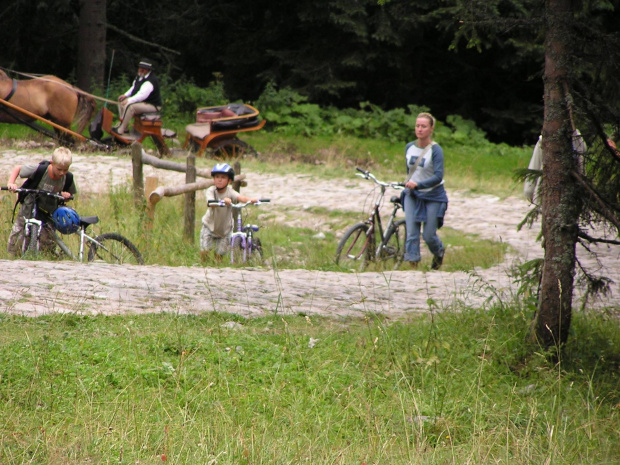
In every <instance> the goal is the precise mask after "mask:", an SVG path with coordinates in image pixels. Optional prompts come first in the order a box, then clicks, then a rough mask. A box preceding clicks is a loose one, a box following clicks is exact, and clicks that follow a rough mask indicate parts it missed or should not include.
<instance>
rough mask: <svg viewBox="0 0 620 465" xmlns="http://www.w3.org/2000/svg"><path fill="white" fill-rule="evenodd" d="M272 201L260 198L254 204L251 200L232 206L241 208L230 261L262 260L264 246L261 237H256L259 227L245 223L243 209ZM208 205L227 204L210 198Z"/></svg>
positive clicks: (232, 236) (232, 242) (232, 240)
mask: <svg viewBox="0 0 620 465" xmlns="http://www.w3.org/2000/svg"><path fill="white" fill-rule="evenodd" d="M268 202H271V200H270V199H259V201H258V202H256V203H255V204H252V203H251V202H243V203H233V204H232V205H231V207H232V208H234V209H237V210H239V212H238V213H239V214H238V215H237V230H236V231H235V232H233V233H232V235H231V237H230V263H233V264H234V263H239V262H242V263H246V262H249V261H250V260H252V259H253V258H256V259H257V260H259V261H260V260H261V259H262V258H263V247H262V244H261V242H260V239H259V238H257V237H254V233H255V232H258V230H259V227H258V226H257V225H255V224H246V225H245V226H244V225H243V222H242V219H241V210H242V209H243V208H244V207H247V206H248V205H256V206H258V205H260V204H261V203H268ZM207 205H208V206H213V205H217V206H218V207H225V206H226V204H225V203H224V201H223V200H208V201H207Z"/></svg>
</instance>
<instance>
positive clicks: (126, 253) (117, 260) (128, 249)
mask: <svg viewBox="0 0 620 465" xmlns="http://www.w3.org/2000/svg"><path fill="white" fill-rule="evenodd" d="M1 190H8V188H7V187H2V188H1ZM15 192H18V193H20V192H23V193H25V194H33V195H35V201H34V202H33V206H32V211H31V215H30V218H24V220H25V221H24V223H25V224H24V240H23V243H22V256H23V257H25V258H28V257H36V256H38V255H39V252H40V251H41V244H40V239H41V232H42V231H43V230H44V229H45V230H46V232H47V233H48V234H49V236H50V237H51V238H52V240H53V241H54V242H55V243H56V244H57V245H58V247H59V248H60V250H61V251H62V252H63V253H64V254H65V255H66V256H68V257H69V258H71V259H72V260H76V261H79V262H82V261H84V255H85V254H84V252H85V245H86V243H88V247H89V248H88V255H87V258H88V261H89V262H93V261H103V262H106V263H114V264H124V263H130V264H136V265H144V259H143V258H142V254H141V253H140V252H139V250H138V249H137V247H136V246H135V245H133V244H132V243H131V241H129V239H127V238H126V237H124V236H121V235H120V234H117V233H105V234H101V235H99V236H97V237H91V236H89V235H88V234H86V229H87V228H88V227H89V226H90V225H94V224H97V223H98V222H99V217H97V216H79V215H77V212H76V213H75V214H76V215H77V216H78V217H79V223H78V224H77V225H76V227H75V228H73V229H72V230H71V232H70V234H73V233H76V234H78V235H79V243H80V247H79V251H78V253H77V255H76V254H74V253H73V252H72V251H71V249H70V248H69V246H67V244H66V243H65V242H64V241H63V240H62V239H61V238H60V236H59V235H58V233H57V231H56V228H55V227H53V226H52V225H53V223H54V221H53V220H52V218H51V217H50V216H49V215H47V214H45V213H43V212H42V211H39V208H38V205H37V199H38V197H39V196H48V197H53V198H55V199H56V200H59V201H60V202H59V204H60V205H61V206H63V205H64V201H65V198H64V197H62V196H61V195H59V194H54V193H52V192H47V191H43V190H39V189H23V188H18V189H17V190H16V191H15ZM59 208H60V207H59ZM73 211H74V210H73Z"/></svg>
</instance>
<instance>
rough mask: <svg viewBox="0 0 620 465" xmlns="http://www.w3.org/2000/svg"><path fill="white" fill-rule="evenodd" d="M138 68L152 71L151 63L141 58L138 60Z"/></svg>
mask: <svg viewBox="0 0 620 465" xmlns="http://www.w3.org/2000/svg"><path fill="white" fill-rule="evenodd" d="M138 68H143V69H153V63H152V62H151V60H148V59H146V58H142V59H141V60H140V63H138Z"/></svg>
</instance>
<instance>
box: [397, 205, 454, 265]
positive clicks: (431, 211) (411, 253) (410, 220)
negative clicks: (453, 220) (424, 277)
mask: <svg viewBox="0 0 620 465" xmlns="http://www.w3.org/2000/svg"><path fill="white" fill-rule="evenodd" d="M415 202H422V201H421V200H417V199H415V198H413V197H412V196H411V195H406V196H405V222H406V224H407V240H406V241H405V261H407V262H419V261H420V259H421V256H420V229H421V227H422V223H420V222H418V221H415V218H414V211H415ZM441 204H442V202H429V201H426V222H425V223H424V230H423V232H422V237H424V242H426V245H427V246H428V248H429V249H430V251H431V253H432V254H433V255H435V256H436V257H443V254H444V249H443V243H442V242H441V239H439V236H437V225H438V218H437V213H438V212H439V209H440V208H441Z"/></svg>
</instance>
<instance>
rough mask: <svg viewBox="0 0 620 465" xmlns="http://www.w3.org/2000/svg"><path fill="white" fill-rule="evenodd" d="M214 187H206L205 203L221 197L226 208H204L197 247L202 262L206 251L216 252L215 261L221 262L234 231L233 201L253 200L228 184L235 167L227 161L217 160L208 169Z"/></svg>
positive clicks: (207, 253) (255, 200)
mask: <svg viewBox="0 0 620 465" xmlns="http://www.w3.org/2000/svg"><path fill="white" fill-rule="evenodd" d="M211 176H212V177H213V184H214V185H213V186H211V187H209V188H208V189H207V190H206V194H205V195H206V197H207V202H208V201H209V200H223V201H224V203H225V204H226V208H222V207H219V206H217V205H213V206H210V207H207V212H206V213H205V215H204V216H203V217H202V230H201V231H200V250H201V258H202V261H203V262H206V261H207V260H208V257H209V251H210V250H213V251H214V253H215V260H216V261H217V262H220V261H221V260H222V256H223V255H224V254H226V252H227V251H228V250H229V249H230V237H231V235H232V231H233V226H234V223H233V215H232V207H231V206H230V205H231V204H233V203H238V202H252V203H257V202H258V199H253V198H250V197H246V196H245V195H241V194H240V193H239V192H237V191H236V190H234V189H233V188H232V186H230V183H231V182H233V181H234V179H235V170H233V168H232V167H231V166H230V165H229V164H228V163H218V164H216V165H215V166H214V167H213V169H212V170H211Z"/></svg>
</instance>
